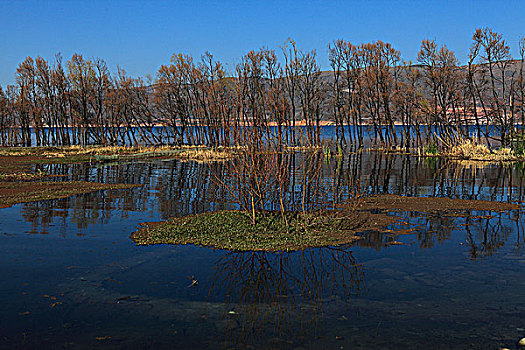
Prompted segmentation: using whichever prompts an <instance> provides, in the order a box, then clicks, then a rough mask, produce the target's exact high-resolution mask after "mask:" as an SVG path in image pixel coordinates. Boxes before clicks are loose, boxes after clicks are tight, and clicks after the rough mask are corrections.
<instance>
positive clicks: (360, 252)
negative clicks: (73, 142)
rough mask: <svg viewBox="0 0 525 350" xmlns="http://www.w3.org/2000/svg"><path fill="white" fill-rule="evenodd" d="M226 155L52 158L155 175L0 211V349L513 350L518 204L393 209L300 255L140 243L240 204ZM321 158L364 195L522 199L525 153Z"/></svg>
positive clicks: (519, 259)
mask: <svg viewBox="0 0 525 350" xmlns="http://www.w3.org/2000/svg"><path fill="white" fill-rule="evenodd" d="M323 162H324V161H323ZM220 167H221V166H220V165H214V166H212V168H211V169H210V167H208V166H207V165H203V164H198V163H191V162H190V163H181V162H179V161H176V160H171V161H151V162H143V163H129V164H110V165H104V166H90V165H89V164H77V165H55V166H44V168H45V169H44V170H46V171H48V172H51V173H54V174H62V175H65V176H64V177H61V178H56V179H55V180H54V181H62V180H68V179H77V180H89V181H98V182H107V183H117V182H119V183H122V182H123V183H140V184H143V186H142V187H140V188H136V189H132V190H119V191H99V192H95V193H90V194H85V195H78V196H74V197H71V198H67V199H59V200H49V201H41V202H34V203H27V204H20V205H15V206H13V207H10V208H6V209H1V210H0V266H1V267H2V282H1V284H0V305H1V310H2V312H1V313H0V347H1V348H27V349H46V348H49V349H56V348H72V349H84V348H85V349H89V348H94V347H96V348H121V349H135V348H137V349H159V348H169V349H173V348H181V349H182V348H191V349H201V348H203V349H205V348H212V349H218V348H243V349H244V348H289V349H341V348H344V349H445V348H454V349H470V348H472V349H499V348H501V347H508V348H510V349H516V348H517V341H518V340H519V339H521V338H523V337H525V275H524V271H525V252H524V245H525V239H524V229H525V226H524V223H525V221H524V219H523V218H522V216H521V215H522V213H521V210H515V211H512V212H507V213H496V212H479V211H478V212H476V211H463V212H460V213H455V214H454V215H451V216H447V215H442V214H439V215H438V214H424V213H418V212H397V213H391V215H396V216H400V217H402V221H401V222H400V223H398V224H396V225H394V226H393V227H390V229H391V231H390V232H389V233H381V232H363V233H362V236H363V238H362V239H361V240H359V241H358V242H357V243H356V244H354V245H350V246H342V247H327V248H321V249H310V250H305V251H300V252H292V253H286V252H278V253H262V252H257V253H256V252H230V251H222V250H215V249H210V248H203V247H195V246H170V245H158V246H147V247H145V246H136V245H135V244H134V243H133V242H132V241H131V239H130V238H129V234H130V233H131V232H132V231H134V230H135V229H136V228H137V227H138V225H139V224H140V223H141V222H148V221H159V220H162V219H166V218H168V217H172V216H182V215H188V214H194V213H201V212H207V211H212V210H222V209H234V208H236V204H235V203H234V202H233V201H232V199H231V198H230V197H229V196H228V195H227V193H226V192H225V191H224V190H221V189H220V188H219V186H218V185H217V183H216V181H214V180H213V177H214V174H217V173H220ZM323 167H324V168H326V169H329V170H330V169H331V171H332V172H330V171H327V172H326V173H327V174H328V173H333V169H334V168H338V169H339V170H338V174H339V177H337V178H336V177H331V176H328V175H326V176H325V177H324V178H323V180H324V181H323V184H324V185H325V186H327V188H333V187H334V186H335V185H334V184H335V183H336V182H337V179H339V178H346V179H347V180H346V181H347V182H346V183H345V186H347V187H348V186H349V185H350V182H351V183H352V185H357V187H358V189H359V191H360V193H362V194H365V195H368V194H375V193H394V194H401V195H407V196H415V195H417V196H439V197H451V198H464V199H485V200H496V201H504V202H515V203H520V204H521V202H522V200H523V199H524V197H525V190H524V180H525V176H524V170H523V166H521V165H503V166H500V165H497V164H495V165H487V166H471V165H469V164H460V163H454V162H445V161H442V160H437V159H430V160H423V159H418V158H415V157H410V156H403V155H385V154H380V153H367V152H364V153H358V154H349V155H347V156H345V158H344V161H337V160H336V159H332V161H331V162H330V163H328V162H325V163H324V165H323ZM341 174H343V175H341ZM345 176H346V177H345ZM356 179H359V180H356ZM330 186H332V187H330ZM323 195H324V196H328V197H330V193H329V191H328V192H326V191H324V193H323V194H319V196H320V197H319V199H320V200H321V199H323V198H324V197H323ZM399 243H402V244H399Z"/></svg>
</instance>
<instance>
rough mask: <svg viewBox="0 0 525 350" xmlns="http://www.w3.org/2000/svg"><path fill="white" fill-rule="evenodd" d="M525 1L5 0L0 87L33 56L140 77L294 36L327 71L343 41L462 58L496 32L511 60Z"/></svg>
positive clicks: (0, 18) (228, 57)
mask: <svg viewBox="0 0 525 350" xmlns="http://www.w3.org/2000/svg"><path fill="white" fill-rule="evenodd" d="M524 14H525V1H509V0H501V1H483V0H478V1H395V0H392V1H304V2H301V1H272V0H266V1H241V0H238V1H228V0H223V1H147V0H144V1H116V0H115V1H73V0H72V1H11V0H0V85H2V86H5V85H6V84H12V83H14V81H15V79H14V73H15V70H16V66H17V65H18V63H20V62H21V61H22V60H23V59H24V58H25V57H26V56H33V57H36V56H38V55H41V56H43V57H44V58H47V59H48V60H52V59H53V57H54V54H55V53H57V52H61V53H62V55H63V57H64V59H69V58H70V57H71V56H72V54H73V53H75V52H78V53H82V54H83V55H84V56H86V57H101V58H103V59H105V60H106V62H107V63H108V65H109V67H110V69H111V71H113V72H114V71H115V70H116V68H117V66H121V67H122V68H124V69H125V70H126V71H127V72H128V73H129V74H131V75H133V76H138V75H140V76H145V75H147V74H151V75H155V72H156V71H157V69H158V68H159V66H160V65H161V64H164V63H167V62H169V58H170V56H171V55H172V54H173V53H179V52H182V53H187V54H192V55H193V56H194V57H199V56H200V55H201V54H202V53H203V52H204V51H206V50H208V51H210V52H211V53H213V54H214V55H215V57H217V58H218V59H219V60H221V61H223V62H225V63H228V64H230V66H231V64H232V63H233V62H235V61H237V62H238V61H239V58H240V57H241V56H242V55H243V54H245V53H246V52H248V51H249V50H251V49H257V48H260V47H262V46H266V47H270V48H274V49H279V45H281V44H282V43H283V42H284V41H285V40H286V38H288V37H292V38H294V39H295V40H296V42H297V43H298V46H299V47H300V48H304V49H316V50H317V52H318V55H319V62H320V64H321V67H322V68H323V69H328V67H329V65H328V58H327V47H328V44H329V43H330V42H331V41H332V40H334V39H338V38H344V39H346V40H350V41H352V42H355V43H361V42H368V41H374V40H377V39H381V40H383V41H388V42H390V43H392V44H393V45H394V47H395V48H397V49H398V50H400V51H401V54H402V57H403V59H405V60H407V61H408V60H411V61H415V58H416V56H417V52H418V49H419V46H420V43H421V40H422V39H424V38H434V39H436V40H437V41H438V42H439V43H445V44H447V46H448V47H449V48H450V49H452V50H454V51H455V53H456V55H457V57H458V58H459V60H460V61H461V62H465V59H466V55H467V52H468V48H469V46H470V41H471V37H472V33H473V31H474V29H475V28H477V27H484V26H490V27H491V28H493V29H494V30H496V31H498V32H500V33H501V34H503V36H504V38H505V39H506V40H507V41H508V42H509V44H510V45H511V49H512V54H513V56H517V55H518V47H517V42H518V38H519V37H520V36H522V35H524V34H525V16H524Z"/></svg>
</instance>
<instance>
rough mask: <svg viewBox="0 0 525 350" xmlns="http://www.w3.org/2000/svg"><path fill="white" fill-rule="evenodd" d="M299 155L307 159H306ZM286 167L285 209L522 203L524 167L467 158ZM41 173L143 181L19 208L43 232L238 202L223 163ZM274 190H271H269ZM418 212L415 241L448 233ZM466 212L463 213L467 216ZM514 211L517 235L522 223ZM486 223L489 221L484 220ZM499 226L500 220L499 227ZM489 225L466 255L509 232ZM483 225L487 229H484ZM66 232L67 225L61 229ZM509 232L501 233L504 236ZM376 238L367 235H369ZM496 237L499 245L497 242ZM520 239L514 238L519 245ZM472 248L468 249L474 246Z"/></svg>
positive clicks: (275, 200)
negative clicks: (394, 201) (431, 201)
mask: <svg viewBox="0 0 525 350" xmlns="http://www.w3.org/2000/svg"><path fill="white" fill-rule="evenodd" d="M305 157H310V158H307V160H306V161H305V159H306V158H305ZM279 161H280V162H282V163H283V164H285V165H286V167H288V168H289V170H288V172H287V174H288V178H287V181H286V186H285V187H284V190H281V191H282V192H283V193H284V195H283V198H284V202H285V203H287V204H286V205H287V206H288V208H289V209H297V208H300V207H302V205H304V203H301V198H307V199H308V201H309V203H308V206H309V207H311V208H315V207H318V206H323V207H327V206H328V207H336V206H337V205H338V203H344V202H345V201H347V200H348V199H350V198H352V197H353V196H355V195H356V194H362V195H372V194H383V193H391V194H398V195H404V196H438V197H451V198H462V199H483V200H497V201H510V202H521V201H523V200H524V195H525V186H524V176H523V175H524V170H523V167H522V166H521V163H517V164H515V165H504V164H503V165H500V164H496V165H490V164H488V165H487V164H486V165H483V166H474V165H472V164H470V163H461V162H451V161H446V160H443V159H438V158H430V159H420V158H416V157H411V156H406V155H396V154H385V153H380V152H353V153H352V152H351V153H349V154H347V155H346V156H345V157H342V158H337V157H332V158H326V157H324V156H323V155H322V154H321V153H318V154H316V155H313V156H305V155H303V154H289V155H284V156H282V157H281V158H279ZM305 162H308V163H309V164H313V165H312V167H313V168H316V169H320V170H319V175H318V176H317V177H315V182H308V183H305V182H304V181H303V180H302V179H304V174H303V173H302V168H303V167H304V164H305ZM38 167H39V168H40V170H42V171H46V172H48V173H50V174H53V175H61V176H60V177H53V178H50V181H64V180H83V181H96V182H105V183H135V184H137V183H138V184H142V185H143V186H142V187H140V188H136V189H132V190H119V191H99V192H96V193H89V194H85V195H79V196H74V197H71V198H66V199H58V200H49V201H42V202H36V203H27V204H22V205H20V207H21V209H20V211H21V215H22V217H23V218H24V220H25V221H26V222H28V223H30V225H31V228H30V230H29V232H31V233H40V234H46V233H48V232H49V230H50V226H52V225H58V226H59V227H65V226H66V225H68V224H69V225H71V224H73V225H76V227H77V228H78V229H79V230H85V229H87V228H88V227H89V226H90V225H93V224H105V223H108V222H110V221H111V220H112V219H125V218H127V217H129V215H130V214H132V213H150V214H151V217H152V219H153V220H161V219H167V218H169V217H173V216H184V215H190V214H194V213H201V212H208V211H213V210H223V209H235V208H237V207H238V203H237V202H236V201H235V198H233V197H232V195H231V193H230V192H229V191H228V190H227V189H225V188H224V186H221V184H220V183H219V182H218V181H216V180H215V179H216V178H221V179H224V181H233V180H234V179H233V180H232V178H230V177H228V174H229V172H230V171H231V169H230V168H229V165H228V164H224V163H212V164H210V165H207V164H201V163H194V162H188V163H185V162H179V161H176V160H167V161H151V162H141V163H118V164H110V165H105V166H101V165H95V166H92V165H90V164H87V163H85V164H58V165H38ZM274 190H275V189H274ZM272 193H274V194H275V193H278V191H272V190H270V191H269V195H268V197H267V198H266V200H267V202H266V205H265V207H266V208H268V209H277V210H278V209H279V208H280V205H281V203H280V201H279V199H280V198H279V196H277V195H272ZM406 215H407V216H410V215H416V216H417V217H419V219H418V220H419V221H418V225H419V226H420V229H419V230H417V236H418V237H417V241H418V242H419V245H420V246H421V247H422V248H431V247H433V246H434V244H435V243H436V242H437V243H440V242H442V241H444V240H446V239H449V238H450V235H451V230H452V227H454V223H453V221H454V220H455V219H453V218H447V217H443V216H436V215H424V216H421V215H420V214H417V213H415V214H414V213H412V214H409V213H407V214H406ZM465 215H468V213H465ZM516 215H518V214H515V213H514V214H513V221H515V226H516V229H517V230H518V233H519V232H521V230H520V228H521V225H522V223H521V221H520V220H519V217H516ZM480 220H483V219H479V218H471V219H469V221H468V222H467V223H466V224H465V225H466V226H464V227H462V229H463V230H464V231H465V234H466V235H469V236H472V237H475V236H476V237H477V234H475V232H480V230H481V228H482V227H483V225H487V223H486V222H484V223H480V222H479V221H480ZM485 221H487V220H485ZM500 226H501V225H500ZM500 226H497V225H496V226H495V227H492V228H490V230H491V232H490V233H491V234H493V235H495V236H497V237H495V238H489V237H487V238H486V239H481V242H483V245H484V246H487V247H488V246H490V247H493V248H484V249H483V251H484V252H485V253H483V254H481V253H480V249H479V247H478V248H472V254H471V255H472V256H473V257H479V256H480V254H481V256H484V255H486V254H487V252H489V251H494V249H497V247H500V246H501V245H502V244H504V242H505V241H506V240H507V239H508V236H509V235H508V230H503V229H498V227H500ZM485 230H489V228H487V227H485ZM61 232H64V234H66V233H65V232H66V230H65V229H64V230H63V231H61ZM505 232H507V233H505ZM373 235H376V237H375V238H373V239H372V236H373ZM469 240H470V241H473V239H470V238H469ZM392 241H393V238H392V237H390V236H388V235H383V234H380V233H368V234H367V235H366V236H365V239H363V240H361V242H360V243H359V244H361V245H368V246H373V247H375V248H380V247H385V246H388V245H389V244H391V243H392ZM496 242H499V243H496ZM517 243H520V241H519V239H518V242H517ZM470 246H472V247H474V246H473V245H472V244H470Z"/></svg>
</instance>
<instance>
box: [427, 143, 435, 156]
mask: <svg viewBox="0 0 525 350" xmlns="http://www.w3.org/2000/svg"><path fill="white" fill-rule="evenodd" d="M425 154H431V155H437V154H438V147H437V144H436V143H435V142H434V141H432V142H429V143H428V145H427V146H426V147H425Z"/></svg>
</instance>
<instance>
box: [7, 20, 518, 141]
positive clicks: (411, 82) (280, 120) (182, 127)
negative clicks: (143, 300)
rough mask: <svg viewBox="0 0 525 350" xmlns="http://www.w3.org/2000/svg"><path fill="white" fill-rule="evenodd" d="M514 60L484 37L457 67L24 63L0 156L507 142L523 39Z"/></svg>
mask: <svg viewBox="0 0 525 350" xmlns="http://www.w3.org/2000/svg"><path fill="white" fill-rule="evenodd" d="M519 52H520V57H519V59H517V60H513V59H512V58H511V55H510V48H509V46H508V44H507V43H506V41H505V40H504V39H503V38H502V36H501V35H500V34H498V33H496V32H494V31H493V30H491V29H489V28H484V29H477V30H476V31H475V33H474V35H473V37H472V45H471V49H470V53H469V56H468V64H467V65H465V66H459V65H458V59H457V58H456V57H455V55H454V53H453V52H452V51H451V50H449V49H448V48H447V47H446V46H445V45H442V46H440V45H438V44H436V42H435V41H434V40H423V41H422V43H421V49H420V51H419V54H418V62H419V64H418V65H410V64H407V63H406V62H403V61H402V60H401V54H400V52H399V51H397V50H396V49H394V48H393V47H392V45H390V44H388V43H384V42H382V41H377V42H373V43H365V44H360V45H354V44H352V43H350V42H348V41H344V40H337V41H334V42H333V43H331V44H330V45H329V60H330V65H331V68H332V70H331V72H329V73H323V72H321V70H320V66H319V64H318V62H317V56H316V52H315V51H304V50H300V49H298V48H297V47H296V44H295V42H294V41H293V40H291V39H289V40H288V41H286V42H285V44H283V45H282V47H281V53H282V60H279V59H278V56H277V54H276V52H275V51H274V50H270V49H266V48H263V49H260V50H257V51H250V52H248V53H247V54H246V55H245V56H243V57H242V59H241V60H240V63H239V64H237V65H236V66H235V67H234V71H233V72H230V73H229V74H227V72H226V69H225V66H224V65H223V64H222V63H221V62H218V61H217V60H215V59H214V57H213V56H212V55H211V54H210V53H206V54H204V55H203V56H202V57H201V58H200V60H198V62H196V61H194V59H193V58H192V57H191V56H188V55H182V54H178V55H173V56H172V58H171V61H170V63H169V64H168V65H163V66H161V67H160V69H159V70H158V72H157V75H156V78H155V80H152V79H144V78H132V77H129V76H128V75H127V74H126V72H125V71H124V70H123V69H120V68H119V69H118V70H117V72H116V73H115V74H111V73H110V71H109V70H108V68H107V65H106V63H105V62H104V60H102V59H99V58H96V59H86V58H84V57H83V56H82V55H79V54H75V55H73V57H72V58H71V59H70V60H69V61H67V62H65V63H63V59H62V57H61V56H60V55H57V56H56V57H55V60H54V62H53V63H49V62H48V61H46V60H45V59H44V58H42V57H37V58H36V59H33V58H31V57H27V58H26V59H25V60H24V61H23V62H22V63H20V64H19V66H18V68H17V71H16V84H15V85H8V86H7V87H6V88H5V89H2V88H1V87H0V145H2V146H12V145H23V146H31V145H37V146H43V145H75V144H78V145H87V144H100V145H116V144H128V145H140V144H153V145H155V144H176V145H181V144H205V145H209V146H219V145H224V146H230V145H246V144H248V145H260V144H267V143H272V144H274V145H278V146H295V145H298V144H300V145H318V144H320V143H321V140H322V128H321V126H322V121H331V122H333V123H334V124H335V129H336V137H337V140H338V141H339V142H341V143H342V144H352V145H358V146H363V145H364V144H365V141H366V140H371V141H372V142H373V143H374V144H375V145H380V146H383V147H400V148H407V149H410V148H413V147H421V146H424V145H426V144H428V143H429V142H433V143H436V144H442V145H445V146H446V145H449V144H450V143H453V142H455V140H457V139H458V138H475V139H476V140H477V141H479V142H487V143H489V144H490V143H491V142H492V141H499V142H501V143H503V144H505V145H507V144H510V143H512V141H513V140H515V139H516V138H518V137H521V135H522V133H523V128H522V125H524V124H525V108H524V107H525V79H524V69H523V68H524V67H523V66H524V61H525V38H522V39H521V40H520V47H519Z"/></svg>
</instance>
